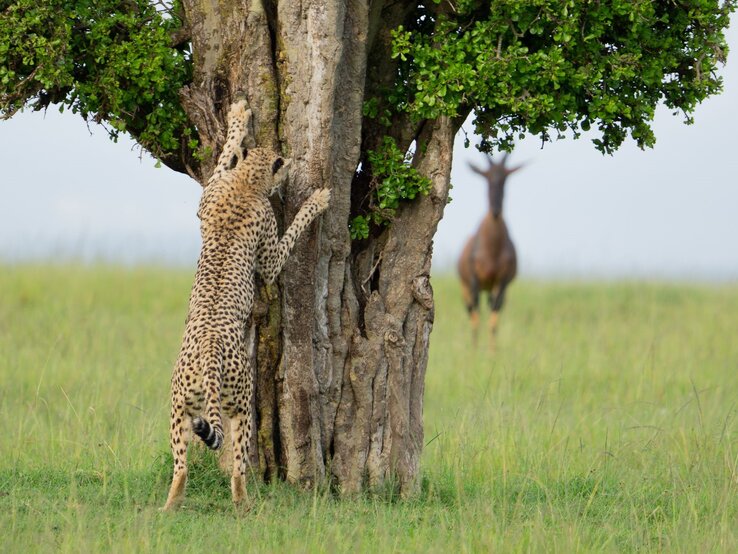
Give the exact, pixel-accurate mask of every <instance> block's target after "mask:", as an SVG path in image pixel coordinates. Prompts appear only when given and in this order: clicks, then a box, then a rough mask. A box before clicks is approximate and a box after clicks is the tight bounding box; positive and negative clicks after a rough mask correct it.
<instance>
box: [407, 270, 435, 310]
mask: <svg viewBox="0 0 738 554" xmlns="http://www.w3.org/2000/svg"><path fill="white" fill-rule="evenodd" d="M412 292H413V298H415V300H416V301H417V302H418V304H420V305H421V306H423V307H424V308H425V309H426V310H430V309H432V308H433V287H431V284H430V279H429V278H428V276H427V275H419V276H418V277H416V278H415V279H413V286H412Z"/></svg>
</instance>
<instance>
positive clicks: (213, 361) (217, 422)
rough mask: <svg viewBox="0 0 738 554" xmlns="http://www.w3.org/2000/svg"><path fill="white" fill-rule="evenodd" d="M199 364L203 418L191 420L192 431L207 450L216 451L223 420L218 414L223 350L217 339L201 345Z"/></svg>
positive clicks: (220, 437)
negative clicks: (203, 398) (202, 390)
mask: <svg viewBox="0 0 738 554" xmlns="http://www.w3.org/2000/svg"><path fill="white" fill-rule="evenodd" d="M201 348H202V350H201V360H200V362H201V364H202V369H203V389H204V390H205V415H206V418H207V419H206V418H205V417H202V416H198V417H194V418H193V419H192V430H193V431H194V432H195V434H196V435H197V436H198V437H200V438H201V439H202V442H204V443H205V445H206V446H207V447H208V448H212V449H213V450H218V448H220V445H221V444H223V420H222V415H221V412H220V389H221V385H222V382H221V381H222V376H221V375H222V371H221V370H222V368H223V349H222V348H221V345H220V343H219V341H218V340H217V339H215V340H213V339H211V340H208V341H206V342H204V343H203V345H202V347H201Z"/></svg>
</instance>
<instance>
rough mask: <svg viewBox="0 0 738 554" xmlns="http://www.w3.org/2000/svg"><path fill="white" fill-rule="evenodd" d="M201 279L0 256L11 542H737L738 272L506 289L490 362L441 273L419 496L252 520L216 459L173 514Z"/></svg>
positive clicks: (301, 505) (115, 545)
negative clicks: (167, 505) (177, 408)
mask: <svg viewBox="0 0 738 554" xmlns="http://www.w3.org/2000/svg"><path fill="white" fill-rule="evenodd" d="M191 278H192V275H191V272H182V271H179V272H177V271H171V270H154V269H140V270H119V269H112V268H94V269H84V268H70V267H41V266H39V267H19V268H16V267H11V268H8V267H6V268H2V271H0V421H2V426H1V427H2V430H3V432H2V433H0V530H1V531H2V550H3V551H4V552H33V551H43V552H48V551H60V552H98V551H104V552H146V551H151V552H170V551H171V552H186V551H193V552H199V551H203V550H205V549H208V550H209V551H212V552H228V551H236V550H242V551H255V552H266V551H272V550H274V551H280V552H293V551H294V552H313V551H315V552H335V551H352V552H370V551H371V552H386V551H398V552H459V551H460V552H492V551H495V552H498V551H505V552H508V551H512V552H515V551H529V552H542V551H547V552H548V551H556V552H574V551H581V552H592V551H612V552H622V551H648V552H652V551H660V550H669V551H683V552H715V551H724V552H734V551H736V550H738V526H736V524H735V522H736V521H737V520H738V500H736V497H737V496H738V494H737V493H738V490H736V489H737V488H738V485H737V484H736V480H735V477H736V461H737V460H736V459H737V457H738V445H737V444H736V439H738V424H737V423H736V410H735V408H736V402H737V401H738V340H735V336H736V331H737V330H738V286H735V285H733V286H686V285H680V286H676V285H656V284H647V285H643V284H587V283H577V284H551V283H534V282H519V283H515V284H514V286H513V287H511V290H510V293H509V297H508V305H507V306H506V309H505V311H504V313H503V316H502V318H501V328H500V334H499V339H498V346H497V351H496V352H495V354H494V355H490V353H489V352H488V351H487V349H486V348H484V346H483V344H482V345H480V346H481V347H480V348H479V349H476V350H475V349H473V348H472V346H471V338H470V333H469V328H468V325H467V322H466V316H465V313H464V311H463V308H462V306H461V302H460V299H459V292H458V288H457V284H456V282H455V280H454V279H453V278H439V279H434V287H435V291H436V300H437V307H436V325H435V329H434V331H433V337H432V347H431V355H430V362H429V367H428V375H427V386H426V400H425V422H426V441H427V442H428V445H427V446H426V448H425V453H424V457H423V462H422V487H421V493H420V494H419V495H418V497H417V498H415V499H413V500H410V501H406V502H398V501H395V500H392V499H387V498H385V497H381V496H379V497H363V498H359V499H350V500H339V499H336V498H334V497H333V496H332V495H331V494H330V493H328V492H325V491H315V492H309V493H306V492H297V491H295V490H293V489H291V488H290V487H288V486H286V485H284V484H281V483H276V484H273V485H259V484H256V483H252V484H251V485H250V487H249V493H250V495H251V496H252V498H253V499H254V507H253V509H252V510H251V512H250V513H248V514H246V515H243V514H240V513H237V512H236V511H235V510H234V509H233V508H232V507H231V505H230V500H229V490H228V482H227V480H226V478H224V477H223V476H222V475H221V474H220V473H219V471H218V470H217V468H216V465H215V463H214V462H213V460H212V458H211V457H210V456H204V457H202V458H201V459H196V460H194V465H193V468H192V472H191V480H190V484H189V487H188V497H187V501H186V504H185V506H184V508H183V509H182V510H181V511H180V512H178V513H176V514H173V515H161V514H159V513H158V511H157V508H158V507H159V506H161V505H162V504H163V501H164V498H165V495H166V490H167V487H168V484H169V479H170V471H171V468H170V465H169V457H168V452H167V450H168V447H167V417H168V415H167V413H168V410H167V406H168V387H169V378H170V370H171V366H172V363H173V360H174V358H175V356H176V353H177V349H178V347H179V340H180V336H181V333H182V329H183V324H184V316H185V310H186V304H187V295H188V291H189V287H190V283H191ZM482 342H483V341H482Z"/></svg>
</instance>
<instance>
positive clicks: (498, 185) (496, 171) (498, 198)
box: [469, 152, 523, 219]
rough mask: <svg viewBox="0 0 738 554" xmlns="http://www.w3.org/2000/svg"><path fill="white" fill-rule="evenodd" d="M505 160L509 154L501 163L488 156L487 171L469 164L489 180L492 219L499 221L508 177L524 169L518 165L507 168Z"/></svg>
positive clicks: (503, 157)
mask: <svg viewBox="0 0 738 554" xmlns="http://www.w3.org/2000/svg"><path fill="white" fill-rule="evenodd" d="M505 160H507V152H506V153H505V154H504V155H503V156H502V161H501V162H500V163H495V162H494V161H493V160H492V156H490V155H489V154H487V161H488V162H489V167H488V168H487V169H480V168H479V167H478V166H476V165H474V164H473V163H469V167H470V168H471V169H472V171H474V172H475V173H479V174H480V175H481V176H482V177H484V178H485V179H487V192H488V194H489V211H490V212H492V217H494V218H495V219H498V218H499V217H500V216H501V215H502V199H503V197H504V195H505V181H506V180H507V176H508V175H510V174H511V173H515V172H516V171H517V170H518V169H520V168H521V167H523V166H522V165H517V166H515V167H505Z"/></svg>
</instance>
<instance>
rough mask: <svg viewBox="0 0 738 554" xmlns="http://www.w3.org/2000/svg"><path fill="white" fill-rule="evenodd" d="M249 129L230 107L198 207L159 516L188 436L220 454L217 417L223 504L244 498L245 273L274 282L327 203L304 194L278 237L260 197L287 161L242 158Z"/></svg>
mask: <svg viewBox="0 0 738 554" xmlns="http://www.w3.org/2000/svg"><path fill="white" fill-rule="evenodd" d="M250 122H251V110H248V109H246V102H245V101H239V102H236V103H234V104H233V105H232V106H231V108H230V110H229V113H228V133H227V138H226V143H225V146H224V148H223V152H222V153H221V155H220V156H219V158H218V163H217V167H216V169H215V171H214V173H213V176H212V177H211V178H210V179H209V180H208V183H207V185H206V187H205V190H204V192H203V195H202V198H201V200H200V206H199V210H198V214H197V215H198V217H199V218H200V232H201V235H202V248H201V251H200V258H199V260H198V262H197V271H196V273H195V282H194V284H193V286H192V292H191V295H190V301H189V308H188V315H187V320H186V322H185V331H184V338H183V340H182V347H181V349H180V352H179V356H178V358H177V362H176V364H175V367H174V372H173V375H172V398H171V401H172V407H171V410H172V411H171V427H170V446H171V448H172V454H173V456H174V475H173V478H172V485H171V487H170V489H169V495H168V497H167V501H166V504H165V505H164V507H163V510H165V511H166V510H172V509H176V508H177V507H178V506H179V505H180V504H181V502H182V500H184V491H185V484H186V482H187V444H188V442H189V440H190V439H191V438H192V437H191V432H194V433H195V434H196V435H197V436H199V437H200V438H201V439H202V441H203V442H204V443H205V445H207V446H208V447H209V448H211V449H214V450H216V449H218V448H220V447H221V445H222V444H223V440H224V437H223V420H222V417H223V414H225V415H226V416H227V417H228V418H229V419H230V423H231V425H230V428H231V429H230V430H231V433H230V434H231V441H232V445H233V468H232V474H231V493H232V497H233V501H234V502H235V503H237V504H238V503H241V502H242V501H244V500H245V498H246V465H247V460H248V457H247V445H249V444H250V440H251V433H252V430H253V429H254V422H252V421H251V420H250V419H251V415H250V414H251V410H250V405H251V399H252V395H253V393H254V383H253V372H252V369H251V361H250V360H249V358H248V355H247V352H246V350H245V340H246V336H245V333H246V322H247V319H248V318H249V316H250V315H251V309H252V305H253V301H254V271H258V272H259V274H260V275H261V276H262V278H263V279H264V281H266V282H267V283H272V282H274V280H275V279H276V278H277V275H278V274H279V272H280V271H281V270H282V267H283V266H284V263H285V261H286V259H287V256H288V255H289V253H290V252H291V250H292V248H293V247H294V244H295V241H296V240H297V238H298V237H299V236H300V235H301V234H302V232H303V231H304V230H305V229H306V228H307V227H308V226H309V225H310V223H311V222H312V221H313V219H315V218H316V217H317V216H318V215H319V214H320V213H321V212H323V211H324V210H325V209H326V208H327V207H328V203H329V201H330V191H329V190H328V189H320V190H316V191H315V192H313V194H312V196H311V197H310V198H309V199H308V200H307V201H306V202H305V203H304V204H303V205H302V207H301V208H300V210H299V211H298V213H297V215H296V216H295V219H294V221H293V222H292V225H290V227H289V228H288V229H287V231H286V232H285V234H284V235H283V236H282V238H281V239H280V238H279V236H278V233H277V222H276V220H275V217H274V212H273V211H272V207H271V205H270V203H269V196H270V195H271V194H272V193H273V192H274V191H275V190H276V189H278V188H279V187H281V186H282V185H283V184H284V183H285V182H286V181H287V179H288V176H289V167H290V160H289V159H284V158H282V157H280V156H279V155H277V154H276V153H275V152H273V151H271V150H268V149H263V148H252V149H250V150H248V151H247V152H246V154H245V156H244V154H243V152H242V151H241V145H242V144H244V139H247V143H248V141H250V140H251V139H252V137H250V136H248V133H249V130H248V129H249V128H250Z"/></svg>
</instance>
